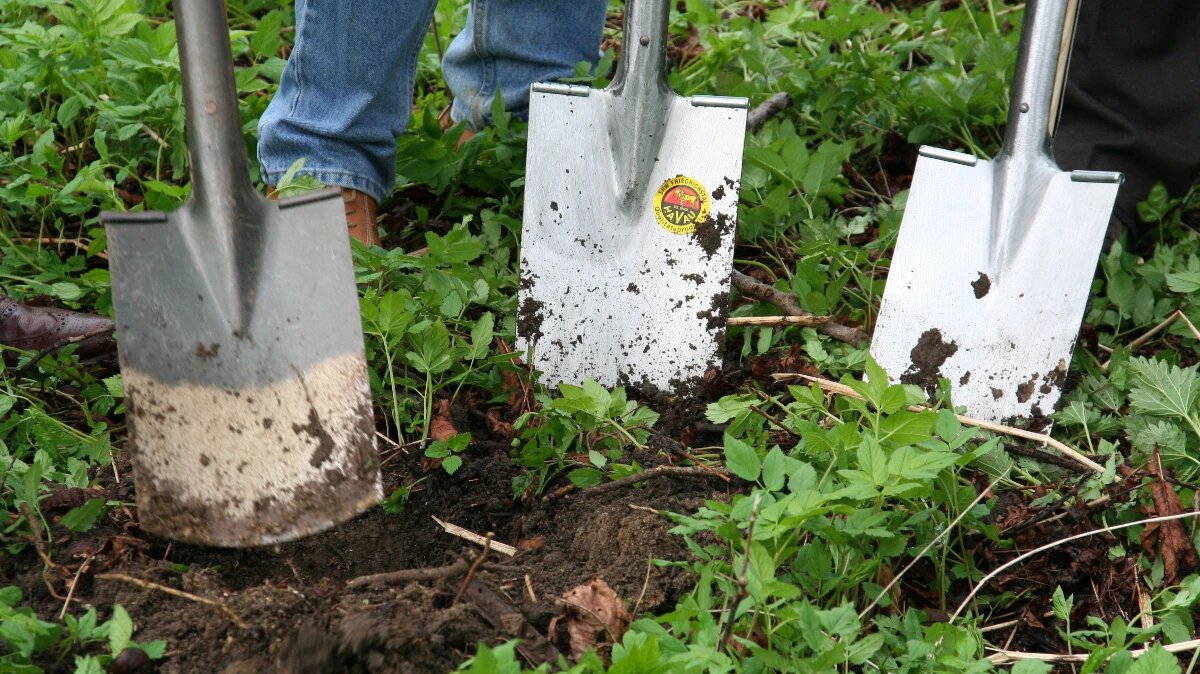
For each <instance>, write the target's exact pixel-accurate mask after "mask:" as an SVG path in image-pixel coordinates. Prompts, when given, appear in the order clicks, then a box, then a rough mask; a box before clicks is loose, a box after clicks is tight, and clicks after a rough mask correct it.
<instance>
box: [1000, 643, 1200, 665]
mask: <svg viewBox="0 0 1200 674" xmlns="http://www.w3.org/2000/svg"><path fill="white" fill-rule="evenodd" d="M1160 645H1162V647H1163V650H1165V651H1167V652H1168V653H1185V652H1187V651H1191V650H1195V649H1197V648H1200V639H1190V640H1188V641H1181V642H1179V643H1177V644H1160ZM1152 648H1154V647H1153V646H1146V647H1143V648H1135V649H1133V650H1131V651H1129V652H1130V654H1132V655H1133V657H1135V658H1140V657H1142V656H1143V655H1145V654H1146V653H1147V652H1149V651H1150V649H1152ZM989 650H995V651H996V652H995V653H993V654H992V655H989V656H988V661H989V662H991V663H992V664H993V665H1008V664H1012V663H1014V662H1018V661H1020V660H1041V661H1042V662H1086V661H1087V659H1088V658H1089V657H1091V655H1092V654H1091V653H1025V652H1023V651H1006V650H1002V649H998V648H997V649H989Z"/></svg>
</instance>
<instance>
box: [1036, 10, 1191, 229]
mask: <svg viewBox="0 0 1200 674" xmlns="http://www.w3.org/2000/svg"><path fill="white" fill-rule="evenodd" d="M1198 111H1200V3H1197V2H1195V0H1155V2H1129V1H1128V0H1082V2H1081V4H1080V12H1079V25H1078V28H1077V30H1076V35H1075V45H1074V48H1073V50H1072V52H1071V62H1070V71H1069V73H1068V76H1067V87H1066V92H1065V96H1064V105H1063V112H1062V121H1061V123H1060V124H1059V128H1058V131H1057V133H1056V134H1055V138H1054V150H1055V157H1056V158H1057V160H1058V163H1059V165H1061V166H1062V167H1063V168H1064V169H1093V170H1104V171H1121V172H1123V173H1124V174H1125V184H1124V185H1122V186H1121V189H1120V191H1119V192H1118V196H1117V211H1118V212H1117V216H1118V218H1119V219H1120V220H1121V221H1122V222H1123V223H1124V224H1125V226H1127V227H1128V226H1133V225H1134V224H1135V223H1136V222H1137V204H1138V202H1139V201H1143V200H1145V198H1146V195H1147V194H1148V193H1149V192H1150V188H1151V187H1153V185H1154V183H1155V182H1158V181H1162V182H1163V183H1164V184H1165V185H1166V187H1167V189H1168V190H1169V191H1170V192H1171V193H1172V194H1174V195H1179V194H1182V193H1183V192H1184V191H1186V190H1187V189H1188V187H1190V186H1191V185H1192V183H1193V182H1194V181H1195V180H1196V179H1197V178H1198V177H1200V114H1198ZM1112 233H1115V232H1110V234H1112Z"/></svg>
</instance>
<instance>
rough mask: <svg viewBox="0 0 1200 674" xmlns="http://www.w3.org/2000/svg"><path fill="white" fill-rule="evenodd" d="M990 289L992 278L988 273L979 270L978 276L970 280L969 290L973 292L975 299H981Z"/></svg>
mask: <svg viewBox="0 0 1200 674" xmlns="http://www.w3.org/2000/svg"><path fill="white" fill-rule="evenodd" d="M991 289H992V279H990V278H988V275H987V274H985V273H983V272H979V278H977V279H975V280H974V281H971V290H973V291H974V292H975V299H977V300H981V299H983V298H984V297H985V296H986V295H987V294H988V292H990V291H991Z"/></svg>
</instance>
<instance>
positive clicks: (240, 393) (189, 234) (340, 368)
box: [102, 0, 381, 546]
mask: <svg viewBox="0 0 1200 674" xmlns="http://www.w3.org/2000/svg"><path fill="white" fill-rule="evenodd" d="M175 12H176V19H177V22H178V23H177V25H178V32H179V44H180V60H181V64H182V67H183V75H184V91H185V93H184V98H185V107H186V112H187V121H188V136H189V149H190V151H191V161H192V198H191V200H190V201H189V202H188V203H187V204H186V205H185V206H184V207H183V208H181V209H179V210H177V211H174V212H171V213H152V212H146V213H105V214H103V216H102V219H103V221H104V223H105V225H106V227H107V231H108V244H109V252H110V271H111V275H112V289H113V307H114V310H115V313H116V319H117V335H118V339H119V342H120V362H121V373H122V377H123V381H124V387H125V404H126V411H127V416H128V419H129V424H130V434H129V437H130V446H131V449H132V457H133V468H134V479H135V482H136V487H137V496H138V515H139V519H140V522H141V527H142V528H143V529H144V530H146V531H150V532H152V533H156V534H159V535H163V536H167V537H171V538H175V539H178V540H182V541H187V542H192V543H202V544H210V545H221V546H246V545H261V544H269V543H277V542H281V541H286V540H291V539H294V538H298V537H300V536H304V535H307V534H310V533H314V532H317V531H320V530H323V529H326V528H328V527H330V526H332V525H334V524H337V523H339V522H342V521H344V520H346V519H349V518H351V517H353V516H354V515H356V514H358V513H359V512H361V511H362V510H364V509H365V508H367V507H369V506H370V505H371V504H372V503H374V502H375V501H376V500H378V498H379V497H380V496H381V485H380V479H379V472H378V460H377V455H376V450H375V441H374V435H375V433H374V430H375V429H374V420H373V413H372V407H371V397H370V386H369V380H368V378H367V369H366V361H365V359H364V356H363V338H362V332H361V325H360V318H359V314H358V297H357V294H356V292H355V287H354V276H353V269H352V266H351V261H350V250H349V243H348V238H347V235H346V227H345V213H344V210H343V206H342V200H341V197H340V192H339V191H338V190H327V191H324V192H319V193H314V194H310V195H305V196H303V197H299V198H296V199H292V200H289V201H284V202H282V203H275V202H269V201H267V200H266V199H263V198H262V197H260V196H258V195H257V194H256V193H255V192H254V190H253V188H252V187H251V185H250V181H249V173H248V164H247V161H246V155H245V145H244V143H243V141H242V138H241V123H240V117H239V115H238V110H237V102H236V101H237V99H236V92H235V91H234V85H233V64H232V59H231V56H230V50H229V34H228V28H227V25H226V23H225V16H224V14H223V12H222V11H221V5H220V4H216V3H209V2H207V1H205V0H178V1H177V2H176V3H175Z"/></svg>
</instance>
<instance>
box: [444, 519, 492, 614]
mask: <svg viewBox="0 0 1200 674" xmlns="http://www.w3.org/2000/svg"><path fill="white" fill-rule="evenodd" d="M491 551H492V532H490V531H489V532H488V535H487V537H486V538H485V539H484V541H483V550H481V551H480V552H479V554H478V555H477V556H476V557H475V561H474V562H471V566H470V567H469V568H468V569H467V575H466V576H465V577H464V578H463V582H462V585H459V586H458V594H456V595H454V599H453V600H451V601H450V605H451V606H454V605H455V604H457V603H458V600H459V599H462V596H463V593H464V592H466V591H467V586H468V585H470V584H471V581H473V580H475V573H476V572H478V571H479V567H480V565H482V564H483V560H485V559H487V556H488V553H489V552H491Z"/></svg>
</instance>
